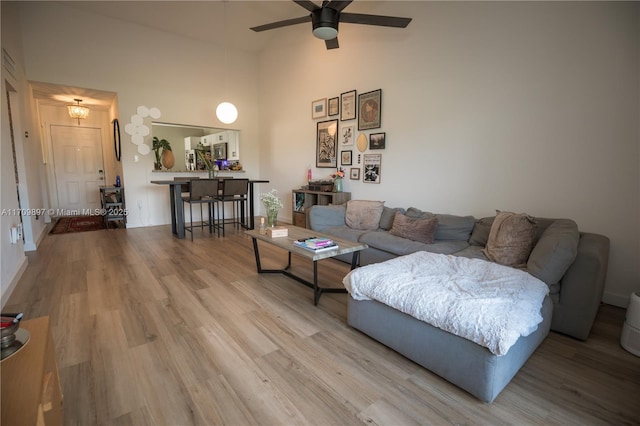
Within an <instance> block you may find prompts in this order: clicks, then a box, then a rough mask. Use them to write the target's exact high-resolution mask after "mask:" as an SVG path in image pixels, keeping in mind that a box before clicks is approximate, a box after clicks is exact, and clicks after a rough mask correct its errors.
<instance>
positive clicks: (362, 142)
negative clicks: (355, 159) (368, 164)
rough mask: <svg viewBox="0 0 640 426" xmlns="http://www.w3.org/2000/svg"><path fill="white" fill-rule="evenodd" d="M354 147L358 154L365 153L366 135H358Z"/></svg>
mask: <svg viewBox="0 0 640 426" xmlns="http://www.w3.org/2000/svg"><path fill="white" fill-rule="evenodd" d="M356 145H357V146H358V149H359V150H360V152H365V151H366V150H367V135H365V134H364V133H360V136H358V140H357V142H356Z"/></svg>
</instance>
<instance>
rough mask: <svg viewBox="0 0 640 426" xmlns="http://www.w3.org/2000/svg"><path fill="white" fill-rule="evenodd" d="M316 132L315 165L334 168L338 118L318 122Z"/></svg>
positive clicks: (336, 151) (336, 150)
mask: <svg viewBox="0 0 640 426" xmlns="http://www.w3.org/2000/svg"><path fill="white" fill-rule="evenodd" d="M317 126H318V130H317V134H316V167H331V168H334V169H335V168H336V155H337V153H338V137H337V136H338V120H337V119H335V120H327V121H320V122H318V125H317Z"/></svg>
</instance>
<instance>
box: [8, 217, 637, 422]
mask: <svg viewBox="0 0 640 426" xmlns="http://www.w3.org/2000/svg"><path fill="white" fill-rule="evenodd" d="M194 237H195V240H194V241H193V242H191V241H190V240H189V239H185V240H178V239H176V238H174V237H172V235H171V231H170V228H169V227H168V226H158V227H150V228H137V229H127V230H124V229H116V230H102V231H94V232H84V233H76V234H63V235H48V236H47V237H45V239H44V241H43V242H42V244H41V246H40V248H39V249H38V251H37V252H34V253H29V255H28V256H29V266H28V268H27V270H26V272H25V274H24V276H23V277H22V279H21V281H20V283H19V285H18V287H17V288H16V290H15V291H14V293H13V294H12V296H11V298H10V300H9V302H8V304H7V306H6V307H5V309H6V310H7V311H22V312H24V313H25V317H26V318H35V317H38V316H42V315H48V316H50V317H51V321H52V333H53V335H54V342H55V346H56V355H57V360H58V367H59V370H60V378H61V382H62V386H63V393H64V415H65V423H66V424H68V425H111V424H118V425H214V424H221V425H222V424H224V425H288V424H296V425H298V424H317V425H347V424H348V425H352V424H360V423H364V424H379V425H411V424H435V425H440V424H487V425H489V424H491V425H493V424H519V425H522V424H563V425H564V424H581V425H584V424H639V423H640V358H638V357H635V356H633V355H631V354H630V353H628V352H626V351H624V350H623V349H622V348H621V347H620V344H619V339H620V332H621V327H622V323H623V321H624V310H623V309H620V308H615V307H612V306H606V305H603V306H602V307H601V309H600V312H599V315H598V318H597V321H596V324H595V326H594V329H593V331H592V334H591V337H590V339H589V340H588V341H587V342H579V341H576V340H574V339H571V338H569V337H566V336H562V335H559V334H556V333H551V335H550V336H549V337H548V338H547V339H546V340H545V342H544V343H543V344H542V346H541V347H540V348H539V349H538V350H537V351H536V353H535V354H534V355H533V356H532V357H531V359H530V360H529V361H528V362H527V363H526V364H525V366H524V367H523V368H522V369H521V370H520V372H519V373H518V374H517V375H516V377H515V378H514V379H513V380H512V382H511V383H510V384H509V385H508V386H507V388H506V389H505V390H504V391H503V392H502V393H501V394H500V395H499V396H498V398H497V399H496V401H495V402H494V403H493V404H485V403H482V402H480V401H478V400H477V399H475V398H474V397H472V396H471V395H469V394H467V393H466V392H464V391H462V390H460V389H458V388H457V387H455V386H453V385H451V384H450V383H448V382H446V381H445V380H443V379H441V378H439V377H438V376H436V375H434V374H432V373H430V372H429V371H427V370H425V369H423V368H422V367H420V366H418V365H416V364H414V363H413V362H411V361H409V360H407V359H405V358H404V357H403V356H401V355H399V354H397V353H395V352H394V351H392V350H390V349H388V348H386V347H385V346H383V345H381V344H379V343H377V342H376V341H374V340H372V339H370V338H369V337H367V336H366V335H364V334H362V333H360V332H358V331H356V330H354V329H352V328H350V327H349V326H348V325H347V324H346V310H347V308H346V300H347V295H346V294H324V295H322V297H321V299H320V303H319V305H318V306H317V307H315V306H314V305H313V295H312V291H311V289H309V288H307V287H305V286H302V285H300V284H298V283H297V282H296V281H294V280H291V279H289V278H287V277H285V276H281V275H260V276H259V275H258V274H257V273H256V268H255V262H254V257H253V250H252V246H251V239H250V238H248V237H247V236H245V235H244V234H243V233H242V232H241V231H236V232H234V231H233V230H231V228H229V229H228V230H227V236H226V237H224V238H218V237H216V236H210V235H209V234H208V233H206V232H205V233H200V232H199V231H196V232H195V235H194ZM261 255H262V261H263V267H267V268H269V267H280V266H282V265H284V263H285V259H286V255H285V253H284V252H282V251H280V250H279V249H276V248H272V247H271V246H267V245H264V244H263V245H261ZM293 267H294V270H295V272H296V273H297V274H299V275H303V276H304V275H306V276H307V277H308V278H309V279H311V271H312V268H311V264H310V263H309V262H308V261H306V260H304V259H300V258H296V257H295V256H294V259H293ZM348 269H349V268H348V265H346V264H343V263H341V262H338V261H335V260H326V261H322V262H321V264H320V266H319V273H320V280H321V282H322V284H323V285H327V284H328V283H335V285H336V286H337V285H340V284H339V283H340V282H341V280H342V277H343V276H344V275H345V274H346V273H347V272H348ZM433 350H438V348H433Z"/></svg>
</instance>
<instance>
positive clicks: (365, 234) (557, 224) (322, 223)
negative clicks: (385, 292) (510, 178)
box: [307, 204, 609, 402]
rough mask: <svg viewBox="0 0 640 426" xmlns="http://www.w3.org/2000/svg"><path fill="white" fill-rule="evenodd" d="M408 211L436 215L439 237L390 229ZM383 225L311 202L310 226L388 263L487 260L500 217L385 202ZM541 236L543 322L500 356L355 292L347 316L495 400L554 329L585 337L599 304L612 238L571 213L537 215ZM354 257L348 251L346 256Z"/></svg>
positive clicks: (537, 267)
mask: <svg viewBox="0 0 640 426" xmlns="http://www.w3.org/2000/svg"><path fill="white" fill-rule="evenodd" d="M398 211H400V212H402V213H403V214H405V215H406V216H407V217H412V218H431V217H437V218H438V224H437V229H436V231H435V238H434V240H433V243H431V244H425V243H422V242H419V241H414V240H413V239H409V238H402V237H398V236H396V235H392V233H391V232H390V230H391V228H392V225H393V221H394V218H395V214H396V212H398ZM375 217H380V220H379V223H378V226H377V229H368V230H363V229H354V228H353V227H350V226H348V225H347V223H349V220H348V219H349V218H348V215H347V204H343V205H330V206H313V207H312V208H311V209H310V210H308V212H307V221H308V223H307V227H309V228H311V229H313V230H316V231H319V232H323V233H326V234H329V235H335V236H339V237H340V238H344V239H348V240H352V241H360V242H364V243H366V244H367V245H368V246H369V248H368V249H366V250H364V251H362V252H361V254H360V265H361V266H363V265H366V264H370V263H377V262H382V261H385V260H389V259H392V258H394V257H397V256H401V255H405V254H409V253H413V252H415V251H420V250H424V251H428V252H432V253H441V254H450V255H455V256H464V257H469V258H480V259H484V260H488V259H487V257H486V256H485V254H484V252H483V248H484V247H485V245H486V244H487V240H488V238H489V233H490V230H491V226H492V223H493V220H494V217H485V218H481V219H476V218H474V217H472V216H456V215H449V214H433V213H430V212H423V211H421V210H419V209H416V208H408V209H406V210H405V209H403V208H390V207H387V206H384V207H383V210H382V214H379V212H378V216H375ZM535 222H536V228H535V243H534V247H533V250H532V251H531V253H530V255H529V257H528V259H527V262H526V271H527V272H529V273H530V274H532V275H534V276H536V277H537V278H539V279H540V280H542V281H544V282H545V283H546V284H547V285H548V286H549V290H550V293H549V296H548V297H547V298H546V299H545V301H544V303H543V306H542V310H541V313H542V316H543V322H542V323H541V324H540V325H539V326H538V329H537V330H536V331H535V332H534V333H532V334H530V335H529V336H526V337H521V338H520V339H519V340H518V341H517V343H516V344H515V345H514V346H513V347H512V348H511V349H510V350H509V352H508V353H507V354H506V355H502V356H496V355H494V354H492V353H491V352H489V351H488V350H487V349H486V348H484V347H481V346H479V345H477V344H475V343H473V342H471V341H468V340H466V339H464V338H460V337H458V336H455V335H452V334H450V333H448V332H445V331H443V330H440V329H438V328H436V327H432V326H431V325H429V324H427V323H424V322H422V321H419V320H416V319H415V318H412V317H410V316H408V315H406V314H404V313H402V312H399V311H397V310H395V309H393V308H390V307H388V306H386V305H384V304H382V303H379V302H377V301H375V300H365V301H356V300H354V299H353V298H351V297H349V302H348V303H349V304H348V322H349V324H350V325H351V326H353V327H354V328H356V329H359V330H361V331H363V332H364V333H366V334H368V335H369V336H371V337H373V338H374V339H376V340H378V341H380V342H381V343H384V344H385V345H387V346H389V347H390V348H392V349H394V350H396V351H398V352H399V353H401V354H403V355H405V356H406V357H408V358H410V359H412V360H413V361H415V362H417V363H419V364H420V365H422V366H424V367H425V368H428V369H429V370H431V371H433V372H434V373H436V374H438V375H440V376H441V377H443V378H445V379H447V380H448V381H450V382H452V383H454V384H456V385H457V386H459V387H461V388H462V389H465V390H467V391H468V392H470V393H471V394H473V395H475V396H476V397H478V398H479V399H481V400H483V401H486V402H491V401H493V400H494V399H495V397H496V396H497V395H498V394H499V393H500V392H501V391H502V389H503V388H504V387H505V386H506V385H507V384H508V383H509V381H510V380H511V379H512V378H513V376H514V375H515V374H516V373H517V372H518V370H519V369H520V367H521V366H522V365H523V364H524V362H526V360H527V359H528V358H529V356H530V355H531V354H532V353H533V352H534V351H535V349H536V348H537V347H538V345H539V344H540V343H541V342H542V341H543V340H544V338H545V337H546V336H547V334H548V332H549V330H554V331H556V332H559V333H563V334H566V335H569V336H572V337H574V338H577V339H581V340H586V339H587V337H588V336H589V333H590V330H591V326H592V325H593V322H594V320H595V317H596V314H597V311H598V307H599V305H600V301H601V297H602V293H603V289H604V282H605V278H606V272H607V263H608V256H609V239H608V238H607V237H605V236H602V235H598V234H593V233H585V232H580V231H579V230H578V227H577V225H576V223H575V222H574V221H572V220H569V219H547V218H536V220H535ZM341 260H344V261H347V262H349V261H350V256H349V257H348V258H344V259H341Z"/></svg>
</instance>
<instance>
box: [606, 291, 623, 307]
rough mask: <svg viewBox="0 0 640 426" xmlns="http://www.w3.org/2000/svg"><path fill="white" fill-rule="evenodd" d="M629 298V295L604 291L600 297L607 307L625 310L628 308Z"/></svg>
mask: <svg viewBox="0 0 640 426" xmlns="http://www.w3.org/2000/svg"><path fill="white" fill-rule="evenodd" d="M629 296H630V294H618V293H610V292H608V291H605V292H604V294H603V295H602V301H603V302H604V303H606V304H607V305H613V306H618V307H620V308H626V307H627V306H629Z"/></svg>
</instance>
